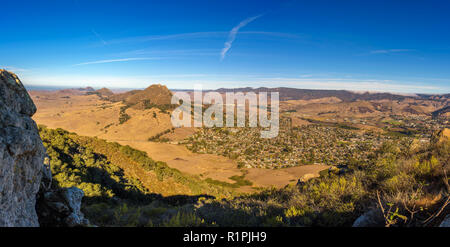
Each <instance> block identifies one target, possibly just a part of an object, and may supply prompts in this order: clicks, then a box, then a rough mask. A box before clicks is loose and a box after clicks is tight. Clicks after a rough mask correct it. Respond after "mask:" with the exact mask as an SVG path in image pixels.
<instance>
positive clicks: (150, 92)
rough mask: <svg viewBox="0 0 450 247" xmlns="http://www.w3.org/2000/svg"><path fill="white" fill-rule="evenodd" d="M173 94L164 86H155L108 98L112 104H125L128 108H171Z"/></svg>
mask: <svg viewBox="0 0 450 247" xmlns="http://www.w3.org/2000/svg"><path fill="white" fill-rule="evenodd" d="M171 99H172V92H171V91H170V90H169V89H168V88H167V87H166V86H163V85H160V84H157V85H156V84H155V85H151V86H149V87H147V88H146V89H144V90H132V91H128V92H125V93H120V94H114V95H110V96H109V97H108V100H110V101H112V102H123V103H124V104H125V105H127V106H128V107H133V108H137V109H149V108H152V107H153V106H159V107H167V108H170V106H171Z"/></svg>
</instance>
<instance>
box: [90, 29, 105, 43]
mask: <svg viewBox="0 0 450 247" xmlns="http://www.w3.org/2000/svg"><path fill="white" fill-rule="evenodd" d="M91 32H92V33H93V34H94V35H95V36H97V38H98V39H99V40H100V41H101V42H102V43H103V44H104V45H107V44H108V43H106V41H105V40H104V39H103V38H102V36H100V34H98V33H97V32H96V31H95V30H94V29H91Z"/></svg>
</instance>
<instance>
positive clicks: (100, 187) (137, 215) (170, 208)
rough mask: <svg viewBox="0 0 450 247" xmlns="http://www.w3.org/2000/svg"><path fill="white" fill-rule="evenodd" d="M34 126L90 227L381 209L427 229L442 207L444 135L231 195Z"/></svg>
mask: <svg viewBox="0 0 450 247" xmlns="http://www.w3.org/2000/svg"><path fill="white" fill-rule="evenodd" d="M40 133H41V136H42V139H43V141H44V144H45V146H46V147H47V150H48V154H49V156H50V160H51V167H52V172H53V176H54V180H55V181H56V182H57V183H58V184H59V185H60V186H62V187H67V186H77V187H80V188H81V189H83V190H84V191H85V193H86V198H85V199H84V202H83V208H82V210H83V212H85V214H86V215H87V217H88V218H89V219H90V220H91V222H93V223H94V224H96V225H103V226H351V225H352V224H353V222H354V221H355V220H356V219H357V218H358V217H359V216H360V215H362V214H363V213H365V212H368V211H370V210H376V211H377V212H380V213H381V208H383V210H384V211H383V218H384V220H383V221H384V222H382V223H383V224H384V225H388V226H428V225H433V224H436V222H437V220H436V219H438V218H439V217H441V216H443V215H446V214H447V213H449V212H448V211H449V209H448V208H444V207H443V205H445V203H446V202H447V204H448V198H449V191H450V187H449V185H448V183H449V179H448V177H447V175H446V174H447V173H448V170H449V163H450V162H449V161H450V141H449V139H448V137H446V136H445V135H442V134H441V135H436V136H435V137H434V138H433V141H432V142H431V143H430V144H429V145H428V146H425V147H421V148H417V147H416V146H414V145H412V144H411V145H410V146H409V147H407V148H405V147H404V144H400V143H397V141H395V140H394V141H388V142H385V143H384V144H383V145H382V146H381V147H380V148H378V150H377V151H376V152H375V153H374V154H373V155H372V156H371V157H370V159H369V161H360V162H353V163H351V164H350V165H349V167H348V169H346V170H345V171H344V172H342V171H340V172H334V171H330V172H328V173H322V176H321V177H320V178H316V179H311V180H309V181H308V182H306V183H300V184H298V185H297V186H287V187H285V188H282V189H267V190H264V191H261V192H258V193H255V194H250V195H243V196H238V197H234V198H233V197H231V196H225V195H231V194H230V193H229V191H228V190H227V189H226V188H229V187H230V186H219V184H217V183H215V182H214V181H209V182H208V181H206V180H204V181H203V180H200V179H198V178H196V177H191V176H187V175H185V174H183V173H181V172H179V171H177V170H175V169H171V168H169V167H167V165H165V164H164V163H162V162H155V161H153V160H152V159H150V158H149V157H147V156H146V154H145V153H143V152H141V151H138V150H135V149H132V148H130V147H128V146H121V145H119V144H117V143H109V142H106V141H104V140H100V139H97V138H89V137H81V136H77V135H75V134H73V133H69V132H66V131H64V130H61V129H57V130H50V129H46V128H43V127H40ZM400 147H402V148H401V149H400ZM132 168H133V169H132ZM138 168H139V169H138ZM235 179H236V181H238V180H239V179H238V178H235ZM238 182H239V181H238ZM161 194H162V195H161ZM208 195H215V196H216V197H218V198H212V197H210V196H208ZM441 208H443V209H442V210H441ZM437 212H440V213H439V214H438V213H437Z"/></svg>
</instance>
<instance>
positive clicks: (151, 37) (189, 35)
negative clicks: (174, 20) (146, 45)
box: [108, 32, 227, 44]
mask: <svg viewBox="0 0 450 247" xmlns="http://www.w3.org/2000/svg"><path fill="white" fill-rule="evenodd" d="M226 33H227V32H193V33H176V34H167V35H147V36H137V37H128V38H122V39H114V40H110V41H108V44H122V43H141V42H148V41H155V40H169V39H189V38H211V37H223V36H224V35H226Z"/></svg>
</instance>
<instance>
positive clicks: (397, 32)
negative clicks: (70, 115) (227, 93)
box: [0, 0, 450, 93]
mask: <svg viewBox="0 0 450 247" xmlns="http://www.w3.org/2000/svg"><path fill="white" fill-rule="evenodd" d="M449 13H450V3H449V2H448V1H351V0H346V1H320V0H318V1H242V0H241V1H215V0H205V1H196V0H192V1H170V0H168V1H131V0H128V1H112V0H104V1H95V0H91V1H84V0H61V1H45V0H42V1H20V0H16V1H4V2H2V14H1V15H0V23H2V31H1V33H2V36H1V37H0V54H1V56H0V68H6V69H9V70H12V71H14V72H16V73H17V74H18V75H19V76H20V78H21V79H22V81H23V82H24V83H25V84H28V85H59V86H94V87H103V86H106V87H111V88H132V87H136V88H142V87H146V86H148V85H150V84H153V83H161V84H166V85H167V86H168V87H169V88H193V85H194V84H202V85H203V88H211V89H213V88H221V87H245V86H250V87H259V86H266V87H278V86H285V87H296V88H319V89H349V90H357V91H365V90H369V91H392V92H405V93H413V92H418V93H449V92H450V69H449V68H450V32H449V27H450V17H449Z"/></svg>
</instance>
